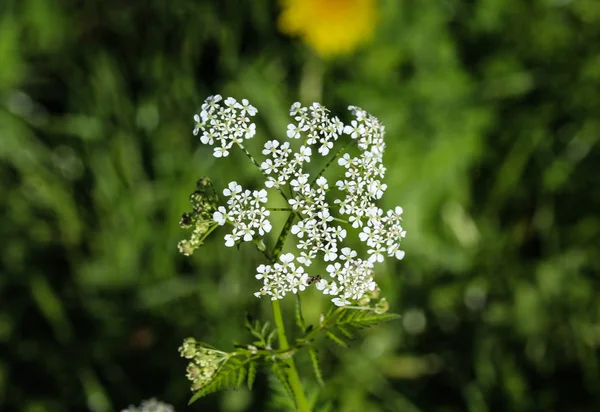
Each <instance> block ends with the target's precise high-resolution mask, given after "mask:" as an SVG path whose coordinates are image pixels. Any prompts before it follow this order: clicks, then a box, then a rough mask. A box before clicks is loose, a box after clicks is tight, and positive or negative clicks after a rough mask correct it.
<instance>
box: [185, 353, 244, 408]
mask: <svg viewBox="0 0 600 412" xmlns="http://www.w3.org/2000/svg"><path fill="white" fill-rule="evenodd" d="M248 362H249V360H245V361H242V360H240V359H237V358H230V359H228V360H227V361H226V362H225V363H224V364H223V365H221V367H220V368H219V369H218V370H217V372H215V376H214V377H213V379H212V380H211V381H210V382H208V383H207V384H206V385H204V386H203V387H202V388H200V389H199V390H198V391H197V392H196V393H194V395H193V396H192V398H191V399H190V401H189V403H188V405H191V404H192V403H193V402H195V401H197V400H198V399H200V398H202V397H203V396H206V395H209V394H211V393H213V392H216V391H218V390H224V389H237V388H239V387H240V386H241V385H242V384H243V383H244V379H245V377H246V364H247V363H248Z"/></svg>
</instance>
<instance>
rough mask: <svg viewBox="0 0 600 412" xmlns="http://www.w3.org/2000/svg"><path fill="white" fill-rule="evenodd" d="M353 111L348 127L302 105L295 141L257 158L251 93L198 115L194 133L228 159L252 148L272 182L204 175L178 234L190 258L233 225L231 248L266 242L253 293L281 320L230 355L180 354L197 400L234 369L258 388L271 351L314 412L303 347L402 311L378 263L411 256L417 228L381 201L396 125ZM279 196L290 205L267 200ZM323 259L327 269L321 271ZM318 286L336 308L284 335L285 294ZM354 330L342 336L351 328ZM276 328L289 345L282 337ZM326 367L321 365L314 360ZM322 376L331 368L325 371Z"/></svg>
mask: <svg viewBox="0 0 600 412" xmlns="http://www.w3.org/2000/svg"><path fill="white" fill-rule="evenodd" d="M349 110H350V112H351V114H352V116H353V119H352V120H351V121H350V123H349V124H344V123H343V122H342V121H341V120H340V119H339V118H338V117H336V116H332V115H331V114H330V112H329V110H327V109H326V108H325V107H323V106H322V105H320V104H319V103H313V104H312V105H310V106H303V105H301V104H300V103H294V104H293V105H292V106H291V108H290V117H291V120H290V123H289V124H288V126H287V130H286V131H285V135H286V136H287V139H285V140H283V141H281V140H269V141H267V142H266V143H264V145H263V147H262V148H261V150H260V156H257V157H255V156H254V155H253V154H252V153H251V151H250V149H249V148H247V147H246V145H247V144H248V145H249V143H250V142H249V140H251V139H253V138H254V137H255V135H256V125H255V123H254V122H253V121H252V118H253V117H254V116H256V114H257V110H256V108H255V107H254V106H252V105H251V104H250V103H249V102H248V100H246V99H243V100H242V101H241V102H238V101H237V100H236V99H234V98H232V97H228V98H226V99H225V100H223V98H222V97H221V96H220V95H215V96H210V97H208V98H207V99H206V100H205V102H204V104H203V105H202V109H201V111H200V113H198V114H196V115H194V122H195V126H194V129H193V134H194V135H196V136H199V139H200V142H201V143H202V144H204V145H208V146H211V147H212V150H213V156H214V157H216V158H220V159H222V161H227V159H225V158H227V157H228V156H229V154H230V153H231V151H232V150H241V151H242V152H243V153H245V155H246V156H247V157H248V159H249V160H250V161H251V162H252V163H253V164H254V165H255V166H256V168H257V171H258V172H260V175H262V180H263V184H262V187H260V186H259V188H258V189H254V190H250V189H248V188H244V187H243V186H242V185H241V184H240V183H238V182H237V181H232V182H229V183H228V184H227V185H226V187H224V188H223V189H222V190H220V191H218V190H216V189H215V188H214V186H213V184H212V181H211V180H210V179H209V178H202V179H200V180H199V181H198V184H197V190H196V191H195V192H194V193H193V194H192V196H191V203H192V208H193V210H192V212H190V213H186V214H184V215H183V216H182V219H181V222H180V224H181V226H182V227H183V228H186V229H190V230H191V235H190V237H189V238H188V239H186V240H183V241H181V242H180V243H179V250H180V251H181V252H182V253H183V254H185V255H191V254H192V253H193V252H194V250H195V249H196V248H198V247H199V246H200V245H201V244H202V243H203V242H204V241H205V239H206V238H207V237H208V235H209V234H210V233H212V232H213V231H214V230H215V229H217V228H218V227H221V226H222V227H224V228H226V234H225V235H224V238H223V240H224V244H225V246H226V247H228V248H231V247H234V246H238V245H240V244H242V243H253V244H255V245H256V247H257V248H258V250H259V251H260V252H261V253H262V254H263V255H264V257H265V262H264V263H261V264H260V265H259V266H258V267H256V268H255V271H254V277H255V278H256V279H257V290H256V291H255V292H254V295H255V296H256V297H257V298H269V299H271V301H272V306H273V310H274V317H275V324H276V329H274V330H273V331H272V332H271V333H267V331H268V326H265V325H262V326H261V325H260V324H259V323H253V322H250V321H248V323H247V327H248V329H249V330H250V331H251V333H252V334H253V335H254V336H255V337H256V338H257V339H258V340H257V341H255V342H253V343H252V344H250V345H248V347H247V348H245V349H243V350H242V349H238V350H236V351H235V352H231V353H228V352H222V351H218V350H216V349H214V348H212V347H209V346H208V345H205V344H202V343H199V342H197V341H196V340H195V339H194V338H188V339H186V341H185V342H184V345H183V346H182V347H181V348H180V351H181V353H182V356H184V357H186V358H188V359H191V363H190V365H189V366H188V378H189V379H190V380H191V381H192V389H193V390H194V391H195V392H196V395H195V397H194V399H196V398H197V397H200V396H203V395H205V394H207V393H210V392H212V391H214V390H217V389H219V388H221V387H227V386H232V385H231V383H230V382H233V381H235V382H238V380H235V379H231V376H230V375H231V374H233V375H234V377H237V378H238V379H239V380H241V381H243V380H244V379H245V378H246V377H247V380H248V382H249V384H250V385H251V382H252V381H253V379H254V377H253V373H255V372H252V371H253V370H254V371H255V367H256V366H253V365H256V364H257V363H258V362H259V361H261V360H262V361H264V362H265V363H267V364H270V367H271V370H272V371H273V372H274V373H275V374H276V375H277V377H278V378H280V380H281V381H282V382H283V383H284V384H285V385H286V388H289V392H290V396H291V397H292V398H293V399H294V401H295V402H296V406H297V407H298V409H299V410H309V409H307V408H308V404H307V401H306V397H305V396H304V394H303V391H302V387H301V385H300V381H299V378H298V374H297V371H296V369H295V366H294V362H293V357H292V355H293V354H294V353H295V351H296V350H299V349H300V348H303V347H309V351H312V350H314V349H312V342H313V340H314V339H313V338H314V336H315V335H316V334H318V333H324V334H325V335H327V336H329V337H330V338H331V339H332V340H334V341H338V343H343V339H341V338H339V337H338V336H337V335H336V334H335V332H334V330H335V329H336V327H337V328H338V329H339V328H341V326H340V325H341V323H343V322H342V321H343V320H348V318H351V319H353V320H354V321H355V324H356V325H358V326H360V327H364V326H370V325H373V324H376V323H381V322H382V321H386V320H390V319H392V318H393V317H394V315H390V314H386V313H384V312H386V311H387V302H386V301H385V299H383V298H382V299H380V298H379V287H378V285H377V283H376V281H375V279H374V276H375V269H376V267H377V265H378V264H381V263H382V262H383V261H384V260H385V259H386V258H394V259H402V258H403V257H404V251H403V250H402V249H401V240H402V239H403V238H404V237H405V235H406V232H405V230H404V229H403V228H402V225H401V222H402V208H401V207H399V206H397V207H395V208H394V209H391V210H383V209H381V208H380V207H379V206H378V205H377V202H378V200H379V199H381V198H382V196H383V195H384V193H385V191H386V189H387V185H386V184H385V183H384V181H383V179H384V176H385V171H386V168H385V166H384V165H383V154H384V151H385V141H384V132H385V129H384V127H383V125H382V124H381V123H380V122H379V120H377V118H375V117H374V116H372V115H370V114H369V113H367V112H366V111H365V110H363V109H361V108H359V107H356V106H350V107H349ZM315 170H317V171H318V172H316V173H315V172H314V171H315ZM328 176H334V177H333V178H332V177H328ZM220 193H222V198H221V197H220V196H219V194H220ZM275 198H278V199H280V201H281V203H282V205H283V207H277V208H272V207H269V206H268V205H269V204H271V201H272V200H273V199H275ZM274 213H287V215H288V218H287V221H286V224H285V225H284V227H283V229H282V230H281V233H280V235H279V236H278V237H277V238H276V239H277V240H276V244H275V245H274V247H272V248H271V249H269V248H267V246H266V244H267V243H268V239H270V238H269V236H270V235H269V234H270V233H271V232H272V230H273V224H272V223H271V220H270V219H271V217H272V215H273V214H274ZM351 234H352V236H357V238H358V240H359V241H360V242H362V243H363V244H364V245H365V246H364V247H363V248H361V250H355V249H353V248H351V247H350V246H349V245H347V244H345V242H347V239H348V237H349V236H351ZM284 246H285V253H283V250H284ZM317 262H318V263H319V264H316V263H317ZM323 267H324V268H325V270H324V271H323V270H322V269H319V268H323ZM311 285H314V287H316V288H317V289H318V290H320V291H321V292H322V293H323V294H324V295H327V296H328V297H329V298H330V299H331V301H332V302H333V304H334V306H333V308H332V310H331V311H330V313H328V314H327V315H323V317H322V319H321V323H320V325H319V326H318V327H316V328H315V327H306V326H303V327H302V328H301V329H302V330H301V336H300V337H299V338H296V340H295V342H297V343H296V344H295V345H294V346H292V345H290V344H289V343H288V342H287V337H286V336H285V331H284V328H283V321H282V319H281V309H280V307H279V303H278V301H279V300H281V299H283V298H285V297H286V295H290V294H292V295H296V299H297V300H299V299H300V295H299V293H300V292H302V291H304V290H306V289H307V288H308V287H310V286H311ZM298 306H299V305H298ZM336 308H337V309H336ZM297 315H298V314H297ZM300 315H301V314H300ZM300 318H302V317H301V316H300ZM345 332H346V331H342V334H343V335H345V336H346V337H347V336H348V335H347V333H345ZM275 333H276V334H277V340H278V341H279V348H278V349H274V347H273V345H272V344H273V340H274V339H275ZM311 353H312V352H311ZM315 356H316V355H315ZM317 364H318V362H316V361H315V362H313V366H315V368H317ZM253 368H254V369H253ZM242 370H243V371H244V372H240V371H242ZM315 373H317V376H319V377H320V372H319V371H317V370H316V371H315ZM237 374H243V376H242V377H240V376H238V375H237ZM220 376H221V378H220ZM319 379H320V378H319ZM238 384H239V383H238ZM233 386H235V385H233Z"/></svg>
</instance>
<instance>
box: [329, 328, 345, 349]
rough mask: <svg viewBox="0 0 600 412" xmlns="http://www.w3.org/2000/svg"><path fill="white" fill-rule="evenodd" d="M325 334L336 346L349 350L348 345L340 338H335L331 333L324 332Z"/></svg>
mask: <svg viewBox="0 0 600 412" xmlns="http://www.w3.org/2000/svg"><path fill="white" fill-rule="evenodd" d="M325 334H326V335H327V337H328V338H329V339H331V340H332V341H334V342H335V343H337V344H338V345H340V346H343V347H344V348H349V347H350V345H348V344H347V343H346V342H344V341H343V340H342V339H341V338H339V337H338V336H336V335H335V333H333V332H332V331H330V330H328V331H326V332H325Z"/></svg>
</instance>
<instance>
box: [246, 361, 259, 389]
mask: <svg viewBox="0 0 600 412" xmlns="http://www.w3.org/2000/svg"><path fill="white" fill-rule="evenodd" d="M257 370H258V364H257V363H256V362H250V364H249V365H248V389H249V390H252V385H254V380H255V379H256V371H257Z"/></svg>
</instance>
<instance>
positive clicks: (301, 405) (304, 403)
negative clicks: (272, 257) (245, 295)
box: [271, 300, 310, 412]
mask: <svg viewBox="0 0 600 412" xmlns="http://www.w3.org/2000/svg"><path fill="white" fill-rule="evenodd" d="M271 306H272V308H273V317H274V318H275V326H276V327H277V337H278V339H279V346H280V349H281V350H287V349H289V347H290V345H289V343H288V340H287V336H286V334H285V327H284V324H283V316H282V314H281V306H280V305H279V301H278V300H272V301H271ZM285 362H286V363H287V365H288V369H287V374H288V379H289V380H290V386H291V387H292V391H293V392H294V397H295V398H296V406H297V408H298V411H299V412H310V406H309V405H308V400H307V399H306V395H304V389H303V388H302V382H300V376H299V375H298V371H297V370H296V363H295V362H294V358H293V357H290V358H288V359H286V360H285Z"/></svg>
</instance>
